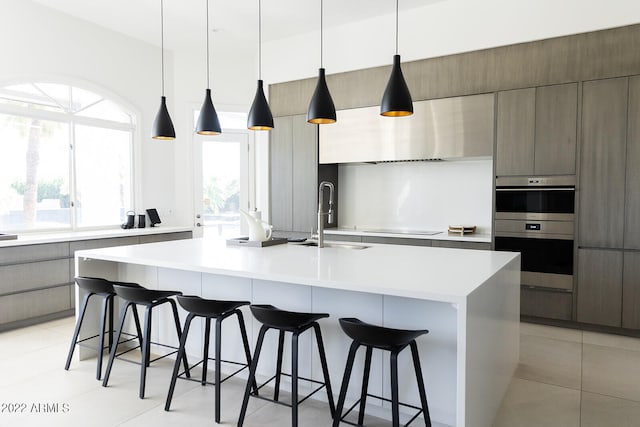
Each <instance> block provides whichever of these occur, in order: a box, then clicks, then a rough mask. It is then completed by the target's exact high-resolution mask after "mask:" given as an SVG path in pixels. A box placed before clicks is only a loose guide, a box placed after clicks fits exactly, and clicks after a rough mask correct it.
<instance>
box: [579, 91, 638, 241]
mask: <svg viewBox="0 0 640 427" xmlns="http://www.w3.org/2000/svg"><path fill="white" fill-rule="evenodd" d="M626 134H627V78H619V79H607V80H597V81H590V82H585V83H584V85H583V95H582V144H581V145H582V157H581V162H580V188H579V190H580V210H579V237H578V238H579V240H578V241H579V244H580V246H589V247H604V248H622V245H623V227H624V197H625V194H624V193H625V190H624V188H625V154H626V150H625V149H626Z"/></svg>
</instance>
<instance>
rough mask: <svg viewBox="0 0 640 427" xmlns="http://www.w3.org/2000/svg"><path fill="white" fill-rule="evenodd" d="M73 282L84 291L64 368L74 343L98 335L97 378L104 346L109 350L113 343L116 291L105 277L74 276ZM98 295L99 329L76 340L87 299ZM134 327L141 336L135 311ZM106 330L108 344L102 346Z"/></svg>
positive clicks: (68, 363)
mask: <svg viewBox="0 0 640 427" xmlns="http://www.w3.org/2000/svg"><path fill="white" fill-rule="evenodd" d="M75 282H76V284H77V285H78V287H79V288H80V289H82V290H84V291H85V292H86V293H85V295H84V298H83V299H82V305H81V306H80V315H79V316H78V320H77V321H76V326H75V330H74V331H73V338H72V339H71V347H70V348H69V354H68V355H67V363H66V364H65V365H64V369H65V370H67V371H68V370H69V366H70V365H71V359H73V352H74V350H75V348H76V344H78V345H79V344H80V343H82V342H84V341H87V340H90V339H92V338H96V337H98V344H97V345H96V351H97V353H98V364H97V369H96V379H97V380H99V379H100V378H101V377H102V352H103V351H104V349H105V348H108V349H109V350H111V346H112V345H113V297H115V296H116V292H115V291H114V290H113V283H111V282H110V281H108V280H106V279H101V278H97V277H76V278H75ZM94 295H95V296H97V297H100V298H101V300H102V310H101V314H100V331H99V332H98V334H96V335H92V336H90V337H87V338H84V339H81V340H79V341H78V335H79V334H80V328H81V327H82V321H83V320H84V315H85V312H86V311H87V305H88V304H89V299H90V298H91V297H92V296H94ZM107 312H108V314H109V328H108V329H106V323H107ZM135 322H136V328H137V331H138V338H139V339H141V338H140V337H141V336H142V333H141V332H140V320H139V319H138V316H137V313H136V316H135ZM105 332H108V342H109V345H108V346H107V347H104V334H105Z"/></svg>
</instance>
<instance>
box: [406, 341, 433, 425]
mask: <svg viewBox="0 0 640 427" xmlns="http://www.w3.org/2000/svg"><path fill="white" fill-rule="evenodd" d="M409 345H410V346H411V356H413V366H414V368H415V370H416V380H417V381H418V392H419V393H420V403H421V404H422V415H423V417H424V425H425V426H426V427H431V416H430V415H429V406H428V405H427V393H426V391H425V389H424V380H423V379H422V368H421V367H420V357H419V356H418V345H417V344H416V342H415V341H411V343H410V344H409Z"/></svg>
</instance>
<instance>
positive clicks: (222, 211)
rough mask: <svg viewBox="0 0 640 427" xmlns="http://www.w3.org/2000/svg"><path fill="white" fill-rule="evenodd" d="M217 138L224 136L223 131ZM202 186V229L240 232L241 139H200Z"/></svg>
mask: <svg viewBox="0 0 640 427" xmlns="http://www.w3.org/2000/svg"><path fill="white" fill-rule="evenodd" d="M218 138H224V134H222V135H221V136H219V137H218ZM202 179H203V182H202V189H203V192H204V194H203V213H204V225H205V227H206V228H205V233H206V234H207V235H208V234H209V233H210V232H211V231H212V232H213V234H215V235H220V236H225V237H238V236H239V235H240V143H239V142H227V141H224V140H209V141H203V143H202Z"/></svg>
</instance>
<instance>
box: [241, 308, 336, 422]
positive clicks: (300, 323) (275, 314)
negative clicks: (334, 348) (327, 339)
mask: <svg viewBox="0 0 640 427" xmlns="http://www.w3.org/2000/svg"><path fill="white" fill-rule="evenodd" d="M250 308H251V313H252V314H253V317H255V318H256V320H257V321H258V322H260V323H262V326H261V327H260V332H259V333H258V340H257V343H256V349H255V351H254V355H253V361H252V362H251V369H250V370H249V379H248V381H247V386H246V388H245V392H244V398H243V401H242V408H241V409H240V416H239V418H238V427H241V426H242V425H243V423H244V418H245V415H246V412H247V407H248V405H249V397H250V396H254V397H259V398H262V399H265V400H270V401H272V402H275V403H278V404H281V405H286V406H290V407H291V425H292V426H293V427H297V426H298V405H299V404H300V403H302V402H303V401H305V400H306V399H308V398H309V397H311V395H313V394H314V393H316V392H317V391H319V390H320V389H322V388H323V387H324V388H325V389H326V391H327V398H328V400H329V409H330V411H331V416H332V417H333V416H334V414H335V405H334V403H333V393H332V391H331V381H330V379H329V370H328V368H327V359H326V356H325V351H324V344H323V342H322V334H321V332H320V325H319V324H318V320H320V319H323V318H326V317H329V314H327V313H300V312H293V311H286V310H280V309H278V308H276V307H274V306H272V305H267V304H265V305H251V306H250ZM311 328H313V330H314V331H315V335H316V341H317V344H318V353H319V356H320V364H321V366H322V374H323V377H324V382H320V381H315V380H311V379H309V378H303V377H300V376H298V337H299V335H300V334H301V333H303V332H304V331H306V330H308V329H311ZM269 329H275V330H278V331H279V336H278V355H277V356H278V360H277V362H276V374H275V375H274V376H273V377H271V378H270V379H269V380H267V381H266V382H265V383H264V384H262V385H261V386H260V387H258V390H259V389H261V388H262V387H264V386H265V385H267V384H268V383H270V382H271V381H272V380H274V379H275V390H274V395H273V399H268V398H265V397H263V396H260V395H259V394H258V391H257V390H256V391H255V392H254V393H253V394H252V393H251V388H252V386H254V383H255V377H256V370H257V367H258V360H259V358H260V352H261V350H262V345H263V343H264V337H265V335H266V333H267V331H268V330H269ZM285 332H291V334H292V336H291V374H285V373H283V372H282V354H283V348H284V336H285ZM282 375H285V376H290V377H291V404H290V405H289V404H286V403H283V402H281V401H279V394H280V380H281V376H282ZM298 380H305V381H309V382H311V383H315V384H320V386H319V387H318V388H316V389H315V390H313V391H312V392H311V393H310V394H308V395H307V396H305V397H303V398H302V399H300V398H299V397H298Z"/></svg>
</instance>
